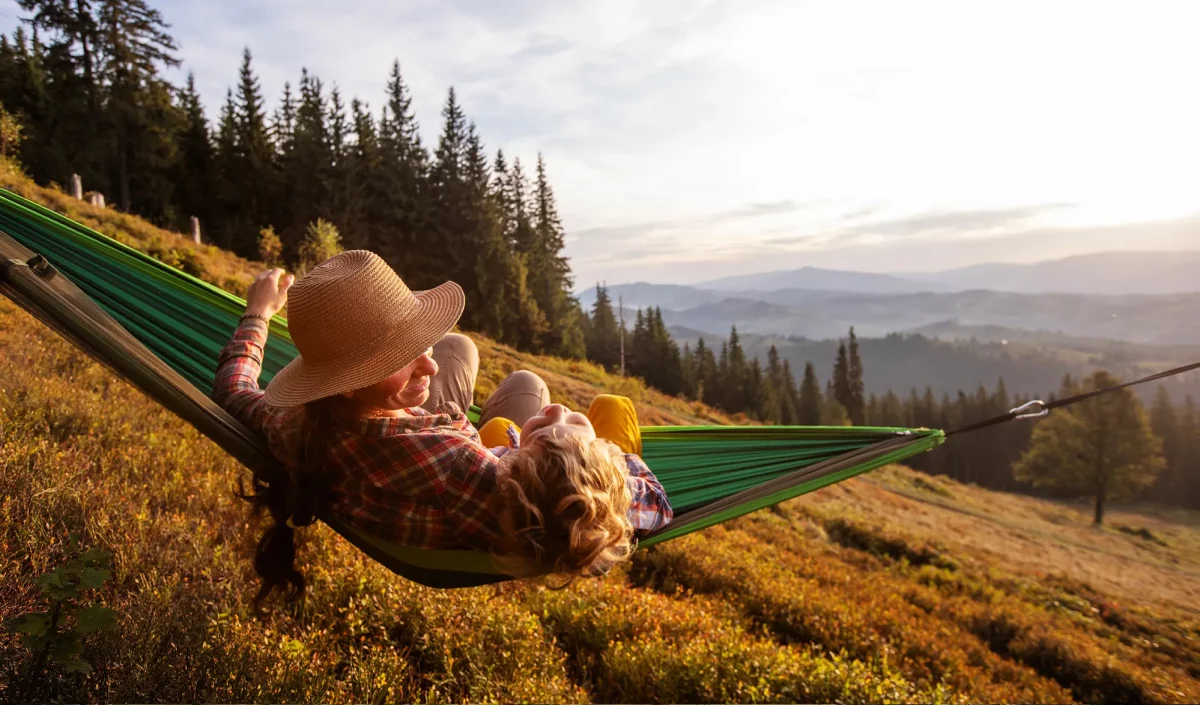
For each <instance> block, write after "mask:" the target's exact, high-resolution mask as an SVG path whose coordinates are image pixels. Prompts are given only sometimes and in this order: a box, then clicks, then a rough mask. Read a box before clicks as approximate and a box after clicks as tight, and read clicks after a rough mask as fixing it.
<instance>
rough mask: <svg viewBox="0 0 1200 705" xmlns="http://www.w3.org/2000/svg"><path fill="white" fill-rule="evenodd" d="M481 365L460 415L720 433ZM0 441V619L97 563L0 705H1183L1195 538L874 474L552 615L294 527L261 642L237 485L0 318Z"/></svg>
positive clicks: (584, 585)
mask: <svg viewBox="0 0 1200 705" xmlns="http://www.w3.org/2000/svg"><path fill="white" fill-rule="evenodd" d="M68 205H73V204H68ZM95 217H96V218H97V219H98V220H97V222H103V223H105V224H106V225H109V226H111V227H119V225H113V224H112V223H111V221H110V220H109V219H111V220H116V219H115V218H113V217H112V215H111V214H108V213H99V214H96V215H95ZM146 232H147V233H148V234H149V236H152V237H155V236H156V237H158V238H160V241H162V242H168V240H167V236H166V235H162V234H159V233H156V232H153V231H150V230H147V231H146ZM127 237H131V236H128V235H127ZM168 244H170V243H169V242H168ZM173 246H179V245H173ZM201 254H204V256H206V257H213V258H214V259H213V261H212V264H211V267H212V268H213V271H216V270H217V269H218V268H219V267H220V268H223V269H221V271H222V272H223V274H222V276H228V277H230V278H236V277H239V276H241V277H245V276H248V273H249V272H252V271H254V267H253V265H251V264H247V263H240V264H239V262H240V261H238V260H234V259H232V258H229V257H227V256H225V255H223V254H222V253H212V254H206V253H201ZM205 266H206V267H208V266H210V265H209V264H208V263H207V262H206V264H205ZM239 266H240V267H241V268H240V269H238V268H237V267H239ZM226 267H227V269H224V268H226ZM210 274H211V272H210ZM480 343H481V348H482V354H483V357H484V359H485V370H484V374H483V377H484V379H483V380H482V381H481V393H486V392H487V391H488V389H489V385H492V384H494V383H495V381H496V380H498V379H499V378H500V377H501V376H502V375H503V374H504V373H506V372H507V371H509V370H511V369H514V368H516V367H527V368H529V369H533V370H535V371H538V372H540V373H542V374H544V376H545V377H546V378H547V380H548V381H549V383H550V385H551V389H552V393H553V394H554V395H555V396H556V397H557V398H566V399H570V400H572V401H573V402H575V403H582V402H584V401H586V400H587V399H589V398H590V395H592V394H595V393H597V392H598V391H601V390H610V389H614V388H615V389H618V390H620V391H622V392H625V393H630V394H633V395H635V396H637V397H638V399H639V410H640V412H641V413H642V415H643V417H644V418H646V419H647V420H648V422H651V423H664V422H691V421H700V420H708V419H716V420H720V418H719V417H718V416H716V415H714V414H712V413H711V412H709V411H707V410H705V409H704V408H702V407H698V406H693V405H690V404H687V403H684V402H680V401H678V400H668V399H665V398H663V397H661V396H660V395H656V394H653V393H650V392H647V391H646V390H644V389H643V388H641V387H639V386H636V385H635V384H634V383H631V382H628V381H624V380H617V379H614V378H610V377H608V376H606V375H604V374H603V373H602V372H600V371H599V370H597V369H596V368H595V367H593V366H590V365H579V364H573V363H567V362H563V361H559V360H552V359H547V358H534V357H529V356H524V355H521V354H518V353H515V352H513V351H511V350H508V349H505V348H502V347H499V346H495V345H492V344H491V343H489V342H488V341H486V340H481V341H480ZM622 384H625V385H631V386H629V387H621V386H620V385H622ZM0 433H2V434H3V441H2V443H0V616H2V617H5V618H7V617H11V616H15V615H18V614H24V613H27V612H30V611H35V610H39V609H44V608H45V607H44V604H43V603H42V602H41V596H40V593H39V591H38V589H37V587H36V586H35V584H34V580H35V579H36V578H37V576H39V575H41V574H43V573H44V572H46V571H47V570H49V569H51V568H53V567H54V566H56V565H59V564H61V562H62V561H63V560H64V553H65V552H66V550H67V549H66V547H65V546H66V537H67V536H68V534H70V533H72V532H75V533H78V534H79V535H80V537H81V538H80V543H81V546H82V547H83V548H91V547H102V548H105V549H107V550H109V551H111V552H112V553H113V576H112V579H111V580H110V581H108V582H107V583H106V584H105V585H104V587H103V588H101V589H100V590H99V591H98V595H97V599H98V600H99V601H100V602H101V603H102V604H105V605H108V606H110V607H112V608H113V609H115V610H116V612H117V614H118V623H117V629H116V630H115V631H112V632H94V633H92V634H90V635H88V637H87V638H86V639H85V641H84V649H83V653H82V654H81V655H82V657H83V658H84V659H85V660H86V661H88V662H89V663H90V664H91V665H92V668H93V670H92V672H91V673H90V674H87V675H79V674H68V673H65V672H63V671H62V670H61V669H58V668H57V667H51V668H50V669H49V670H48V671H47V673H48V675H47V676H45V677H43V678H41V679H39V680H38V681H37V683H36V684H34V685H35V686H36V688H37V690H36V691H35V692H33V693H32V694H31V693H30V692H29V691H28V690H27V688H28V687H29V686H30V684H28V683H26V682H24V678H23V674H24V673H25V669H26V668H27V666H28V664H29V662H30V655H29V653H28V652H27V651H26V650H25V649H24V648H23V647H22V646H21V645H20V642H19V640H18V638H17V637H16V636H14V635H10V634H3V635H0V699H3V700H8V701H28V700H39V701H45V700H52V699H55V700H60V701H119V702H127V701H139V702H181V701H204V702H260V701H267V702H295V701H304V702H310V701H329V702H344V701H356V702H360V701H371V702H392V701H437V702H441V701H506V702H507V701H543V702H545V701H551V702H558V701H566V702H588V701H592V702H605V701H621V702H648V701H653V702H657V701H673V702H697V701H705V702H710V701H779V702H794V701H844V702H881V701H884V702H914V701H916V702H930V701H940V702H1001V701H1007V702H1013V701H1021V702H1072V701H1087V702H1129V701H1147V702H1194V701H1196V700H1197V699H1200V666H1198V665H1197V664H1200V615H1198V614H1197V611H1196V607H1195V605H1196V604H1198V603H1200V514H1196V513H1184V512H1177V513H1173V514H1161V513H1160V514H1155V513H1153V512H1150V511H1148V510H1145V511H1142V510H1139V508H1135V507H1131V508H1124V510H1122V508H1117V509H1115V510H1114V511H1113V512H1112V513H1111V515H1110V524H1109V526H1108V527H1106V528H1104V529H1093V528H1091V527H1090V526H1089V525H1088V515H1087V513H1086V511H1077V510H1076V508H1074V507H1073V506H1071V505H1068V504H1061V503H1051V502H1046V501H1040V500H1035V499H1030V498H1022V497H1016V496H1009V495H1001V494H995V493H990V492H986V491H984V490H980V489H978V488H974V487H968V486H963V485H958V484H956V483H953V482H950V481H947V480H944V479H940V478H930V477H927V476H923V475H919V474H917V473H914V472H912V471H910V470H907V469H904V468H900V467H892V468H887V469H885V470H882V471H879V472H876V473H872V474H870V475H867V476H864V477H861V478H858V479H856V480H852V481H848V482H845V483H842V484H840V485H836V486H834V487H831V488H827V489H825V490H822V491H819V492H816V493H813V494H811V495H807V496H805V497H802V498H799V499H796V500H793V501H791V502H788V503H785V504H784V505H782V506H780V507H779V508H778V509H777V510H776V511H762V512H758V513H756V514H753V515H750V516H748V517H745V518H742V519H740V520H737V521H733V522H729V523H727V524H725V525H722V526H719V527H714V528H712V529H710V530H707V531H704V532H701V533H698V534H694V535H692V536H689V537H687V538H684V539H681V540H678V541H674V542H670V543H668V544H665V545H662V546H659V547H655V548H653V549H648V550H644V551H639V552H638V554H637V555H636V557H635V559H634V560H633V561H632V563H631V564H630V565H628V566H626V567H624V568H622V569H619V570H617V571H615V572H614V573H613V574H611V575H609V576H607V577H606V578H603V579H597V580H590V581H586V582H580V583H577V584H575V585H573V586H571V587H569V588H567V589H565V590H562V591H547V590H541V589H530V588H525V587H523V586H521V585H519V584H509V585H504V586H500V587H487V588H476V589H469V590H461V591H437V590H429V589H426V588H421V587H418V586H416V585H413V584H412V583H409V582H406V581H404V580H403V579H400V578H398V577H395V576H393V575H392V574H390V573H388V572H387V571H386V570H384V569H382V568H381V567H379V566H378V565H376V564H374V563H372V562H371V561H369V560H367V559H365V558H364V557H363V556H362V555H361V554H360V553H359V552H358V551H356V550H355V549H353V548H352V547H351V546H349V545H348V544H347V543H346V542H345V541H343V540H342V539H341V538H340V537H338V536H337V535H336V534H334V533H333V532H331V531H329V530H328V529H326V528H325V527H323V526H317V527H313V528H311V529H307V530H305V531H304V532H302V534H303V546H302V559H303V563H304V568H305V572H306V574H307V575H308V576H309V578H310V581H311V588H312V589H311V592H310V595H309V598H308V600H307V601H306V602H305V603H304V604H302V605H297V606H292V607H280V606H276V607H275V608H274V609H272V610H271V611H270V612H269V613H267V614H266V615H265V616H262V617H261V618H260V617H257V616H255V615H254V614H253V613H252V611H251V610H250V608H249V596H250V594H251V592H252V585H253V576H252V572H251V570H250V568H249V565H248V562H247V560H246V558H245V555H246V551H247V550H248V548H249V546H250V545H251V544H252V542H253V540H254V538H255V536H256V531H255V527H254V525H253V523H252V522H250V521H248V520H247V517H246V515H245V513H244V505H243V504H242V503H240V502H239V501H238V500H236V499H235V498H234V497H233V496H232V490H233V488H234V485H235V482H236V480H237V478H238V477H239V476H240V475H241V474H242V470H241V468H240V467H239V466H238V465H237V464H236V463H234V462H233V461H232V460H231V459H230V458H229V457H227V456H226V455H224V454H223V453H222V452H221V451H220V450H219V449H218V448H217V447H216V446H215V445H214V444H212V443H211V442H209V441H208V440H206V439H204V438H203V437H201V436H199V435H198V434H197V433H196V432H195V431H194V430H192V429H191V428H190V427H188V426H186V425H185V424H183V423H181V422H180V421H178V420H177V419H175V418H173V417H171V416H170V415H168V414H164V413H163V412H162V410H161V409H160V408H159V407H157V406H156V405H154V404H152V403H151V402H149V401H147V400H146V399H145V398H143V397H142V396H141V395H140V394H139V393H137V392H136V391H135V390H133V389H132V388H131V387H129V386H128V385H126V384H124V383H123V382H121V381H119V380H116V379H115V378H113V377H112V376H111V375H110V374H109V373H108V372H106V371H105V370H104V369H103V368H101V367H100V366H98V365H96V364H95V363H93V362H91V361H90V360H89V359H88V358H86V357H84V356H82V355H81V354H79V353H78V352H77V351H75V350H74V349H73V348H72V347H70V346H69V345H67V344H66V343H64V342H63V341H61V340H60V339H58V338H57V337H56V336H54V334H52V333H51V332H49V331H48V330H47V329H45V328H44V327H43V326H41V325H39V324H38V323H37V322H36V321H34V320H33V319H32V318H31V317H29V316H28V315H26V314H24V313H22V312H21V311H19V310H18V309H16V308H15V307H14V306H12V305H11V304H9V303H8V302H6V301H3V300H0Z"/></svg>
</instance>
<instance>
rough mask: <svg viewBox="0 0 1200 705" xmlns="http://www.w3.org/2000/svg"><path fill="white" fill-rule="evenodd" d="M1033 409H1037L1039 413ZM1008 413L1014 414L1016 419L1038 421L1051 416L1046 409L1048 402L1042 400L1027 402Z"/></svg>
mask: <svg viewBox="0 0 1200 705" xmlns="http://www.w3.org/2000/svg"><path fill="white" fill-rule="evenodd" d="M1033 409H1037V411H1033ZM1008 413H1010V414H1012V415H1013V418H1014V419H1036V418H1041V417H1042V416H1045V415H1046V414H1049V413H1050V410H1049V409H1047V408H1046V402H1044V401H1042V400H1041V399H1034V400H1033V401H1027V402H1025V403H1024V404H1022V405H1020V406H1018V407H1017V408H1015V409H1009V410H1008Z"/></svg>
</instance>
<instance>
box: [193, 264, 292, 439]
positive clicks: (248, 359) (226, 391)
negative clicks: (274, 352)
mask: <svg viewBox="0 0 1200 705" xmlns="http://www.w3.org/2000/svg"><path fill="white" fill-rule="evenodd" d="M293 279H294V278H293V277H292V275H290V274H288V275H284V273H283V270H282V269H271V270H267V271H266V272H263V273H262V274H260V275H258V277H257V278H256V279H255V280H254V283H253V284H251V285H250V290H249V292H248V293H247V294H246V316H245V317H243V318H242V320H241V322H240V323H239V324H238V327H237V330H236V331H234V333H233V338H232V339H231V340H230V341H229V344H228V345H226V346H225V347H224V348H223V349H222V350H221V354H220V357H218V358H217V377H216V380H215V382H214V383H213V391H212V398H213V401H215V402H217V404H219V405H220V406H221V408H223V409H225V410H226V411H228V412H229V413H230V414H232V415H233V417H234V418H236V419H237V420H239V421H241V422H242V423H244V424H246V425H247V426H249V427H250V428H251V429H253V430H255V431H257V432H259V433H260V434H264V435H265V434H266V432H267V426H268V425H269V424H268V421H269V419H268V418H267V410H266V402H265V401H264V399H263V391H262V390H260V389H259V387H258V376H259V374H260V373H261V372H262V360H263V347H264V346H265V345H266V343H267V321H268V320H270V318H271V316H273V315H275V314H276V313H278V312H279V310H280V309H281V308H283V304H284V303H285V302H286V301H287V290H288V287H290V286H291V285H292V281H293Z"/></svg>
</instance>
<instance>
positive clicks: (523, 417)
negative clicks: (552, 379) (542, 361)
mask: <svg viewBox="0 0 1200 705" xmlns="http://www.w3.org/2000/svg"><path fill="white" fill-rule="evenodd" d="M549 403H550V389H549V387H547V386H546V383H545V382H544V381H542V378H541V377H538V376H537V375H536V374H534V373H532V372H530V371H529V370H517V371H516V372H514V373H512V374H511V375H509V376H508V377H505V378H504V381H503V382H501V383H500V384H499V385H497V387H496V391H494V392H492V396H490V397H488V400H487V402H486V403H484V405H483V416H481V417H480V419H479V425H480V426H483V424H485V423H487V422H488V421H490V420H491V419H493V418H495V417H503V418H506V419H508V420H509V421H512V422H513V423H515V424H516V425H518V426H524V425H525V422H526V421H528V420H529V418H530V417H531V416H534V415H535V414H537V412H539V411H541V410H542V408H543V407H545V406H546V405H547V404H549Z"/></svg>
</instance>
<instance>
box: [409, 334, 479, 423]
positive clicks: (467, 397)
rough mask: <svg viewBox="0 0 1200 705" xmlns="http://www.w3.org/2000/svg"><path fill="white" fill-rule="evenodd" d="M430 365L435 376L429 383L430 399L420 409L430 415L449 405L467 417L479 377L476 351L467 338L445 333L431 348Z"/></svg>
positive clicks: (477, 352) (473, 344) (477, 353)
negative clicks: (455, 405) (434, 363)
mask: <svg viewBox="0 0 1200 705" xmlns="http://www.w3.org/2000/svg"><path fill="white" fill-rule="evenodd" d="M433 361H434V362H436V363H437V366H438V372H437V374H436V375H434V376H433V378H432V379H430V380H429V399H428V400H426V402H425V403H424V404H422V405H421V407H422V408H424V409H426V410H427V411H433V410H434V409H436V408H437V407H438V406H439V405H440V404H443V403H445V402H448V401H452V402H454V403H455V404H457V405H458V408H459V409H461V410H462V411H463V413H466V411H467V409H468V408H470V406H471V402H472V400H473V398H474V396H475V378H476V377H477V376H478V375H479V350H477V349H476V348H475V343H474V341H472V340H471V339H470V338H468V337H467V336H465V335H461V334H459V333H447V334H446V336H445V337H444V338H442V339H441V340H439V341H438V342H437V343H435V344H434V346H433Z"/></svg>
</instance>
